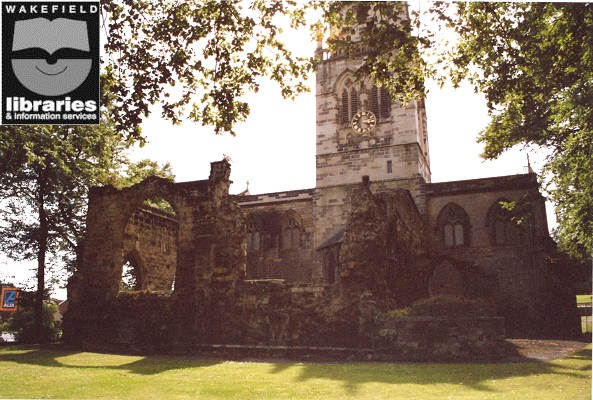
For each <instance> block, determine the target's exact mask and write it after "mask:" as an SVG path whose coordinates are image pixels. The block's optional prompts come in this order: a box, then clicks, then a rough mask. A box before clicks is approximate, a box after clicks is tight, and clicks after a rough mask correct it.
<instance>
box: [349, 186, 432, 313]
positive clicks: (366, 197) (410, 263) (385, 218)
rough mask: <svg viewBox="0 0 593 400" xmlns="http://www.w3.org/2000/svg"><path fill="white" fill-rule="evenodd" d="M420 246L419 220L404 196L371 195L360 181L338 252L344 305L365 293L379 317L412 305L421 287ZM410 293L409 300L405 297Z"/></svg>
mask: <svg viewBox="0 0 593 400" xmlns="http://www.w3.org/2000/svg"><path fill="white" fill-rule="evenodd" d="M425 243H426V241H425V235H424V228H423V220H422V217H421V216H420V213H419V212H418V209H417V207H416V205H415V204H414V202H413V200H412V198H411V196H410V195H409V193H408V192H406V191H403V190H393V191H391V192H384V193H381V194H373V192H372V191H371V189H370V183H369V182H368V181H366V180H365V181H363V183H362V184H361V185H359V187H358V189H356V191H355V192H354V193H353V196H352V210H351V213H350V217H349V218H348V222H347V224H346V232H345V234H344V243H343V244H342V249H341V252H340V261H341V265H340V282H339V283H340V286H341V289H340V293H341V294H342V296H343V298H344V299H345V301H347V299H353V298H358V297H359V296H361V295H362V294H363V293H365V292H369V293H370V294H372V296H373V298H374V301H375V302H376V303H377V305H378V307H379V308H380V309H381V310H383V311H385V310H389V309H393V308H397V307H401V306H405V305H408V304H407V303H409V302H410V301H411V300H412V299H418V297H415V296H419V295H421V293H422V291H419V290H418V288H419V287H422V286H424V282H423V280H422V277H423V275H422V271H423V269H425V264H426V262H427V261H426V260H427V256H426V248H425ZM418 278H420V279H418ZM410 290H412V292H413V294H412V299H410V295H409V294H408V295H406V292H408V291H410ZM414 294H415V296H414Z"/></svg>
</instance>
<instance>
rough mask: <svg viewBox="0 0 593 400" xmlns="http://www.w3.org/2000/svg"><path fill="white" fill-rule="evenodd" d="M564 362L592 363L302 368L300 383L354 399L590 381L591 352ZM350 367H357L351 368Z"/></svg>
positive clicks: (283, 366) (277, 367) (277, 370)
mask: <svg viewBox="0 0 593 400" xmlns="http://www.w3.org/2000/svg"><path fill="white" fill-rule="evenodd" d="M564 360H577V361H589V362H588V363H587V364H586V365H584V366H582V367H578V368H575V367H572V366H565V365H563V364H562V363H557V362H525V360H524V361H523V362H511V363H467V364H461V363H455V364H448V363H436V364H435V363H397V364H389V363H366V364H365V363H359V364H302V365H301V373H300V375H299V376H298V378H297V381H299V382H307V381H313V380H318V379H325V380H332V381H341V382H343V388H344V390H346V391H347V392H348V393H349V394H350V395H355V394H356V393H357V391H358V388H359V387H360V385H363V384H366V383H383V384H388V385H395V386H397V385H409V384H413V385H437V384H458V385H463V386H465V387H468V388H471V389H473V390H477V391H482V392H491V391H493V389H492V387H491V382H494V381H498V380H504V379H509V378H516V377H530V376H546V375H556V376H558V375H561V376H565V377H570V378H574V379H587V380H590V375H589V376H586V374H582V373H580V372H579V371H587V370H591V362H590V361H591V349H582V350H580V351H577V352H576V353H574V354H571V355H569V356H566V357H564ZM290 366H291V364H275V365H274V368H273V369H272V371H271V373H282V372H283V371H284V370H285V369H287V368H289V367H290ZM350 366H353V367H352V368H350Z"/></svg>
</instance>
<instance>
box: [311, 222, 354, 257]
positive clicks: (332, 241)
mask: <svg viewBox="0 0 593 400" xmlns="http://www.w3.org/2000/svg"><path fill="white" fill-rule="evenodd" d="M344 232H346V227H344V226H343V227H341V228H340V229H338V230H337V231H336V232H335V233H334V234H333V235H331V236H330V237H329V238H328V239H327V240H326V241H325V242H323V243H322V244H321V245H320V246H319V247H318V248H316V249H315V250H317V251H319V250H323V249H326V248H328V247H331V246H334V245H336V244H341V243H343V242H344Z"/></svg>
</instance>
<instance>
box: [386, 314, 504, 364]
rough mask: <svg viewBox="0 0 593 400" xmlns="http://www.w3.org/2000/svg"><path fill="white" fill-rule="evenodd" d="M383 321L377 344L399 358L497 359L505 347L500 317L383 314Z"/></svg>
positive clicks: (418, 359) (502, 324)
mask: <svg viewBox="0 0 593 400" xmlns="http://www.w3.org/2000/svg"><path fill="white" fill-rule="evenodd" d="M379 325H380V327H379V332H378V333H379V342H378V343H376V347H379V346H383V347H384V348H385V351H386V352H387V353H389V354H392V355H394V356H396V358H397V359H402V360H414V361H415V360H417V361H423V360H447V361H455V360H466V359H471V360H476V359H496V358H498V357H502V356H503V355H504V351H505V329H504V318H500V317H466V318H444V317H383V318H382V321H380V323H379Z"/></svg>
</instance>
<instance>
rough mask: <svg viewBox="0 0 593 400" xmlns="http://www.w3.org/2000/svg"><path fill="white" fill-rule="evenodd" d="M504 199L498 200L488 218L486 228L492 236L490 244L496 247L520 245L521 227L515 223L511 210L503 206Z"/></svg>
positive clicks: (489, 211)
mask: <svg viewBox="0 0 593 400" xmlns="http://www.w3.org/2000/svg"><path fill="white" fill-rule="evenodd" d="M503 201H506V200H504V199H499V200H497V201H496V202H495V203H494V204H492V206H491V207H490V209H489V210H488V214H487V216H486V227H487V228H488V234H489V236H490V243H491V244H492V245H495V246H505V245H512V244H516V243H518V242H519V241H518V239H519V227H518V226H517V225H516V224H515V223H514V222H513V220H512V217H511V213H510V211H509V210H506V209H504V208H503V207H502V206H501V204H500V203H501V202H503Z"/></svg>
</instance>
